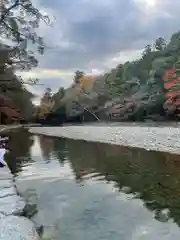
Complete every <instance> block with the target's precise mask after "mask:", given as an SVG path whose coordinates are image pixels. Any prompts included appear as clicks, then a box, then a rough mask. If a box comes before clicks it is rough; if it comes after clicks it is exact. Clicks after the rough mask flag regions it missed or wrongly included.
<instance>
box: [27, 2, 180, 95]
mask: <svg viewBox="0 0 180 240" xmlns="http://www.w3.org/2000/svg"><path fill="white" fill-rule="evenodd" d="M34 2H35V4H36V5H37V7H38V8H40V9H41V11H42V12H45V13H47V14H49V16H55V17H56V20H55V22H54V24H53V27H51V28H50V27H47V26H45V25H44V24H43V23H42V24H41V27H40V30H39V31H40V34H41V35H42V36H44V38H45V41H46V44H47V45H48V46H49V48H48V49H47V50H46V53H45V54H44V56H42V57H40V58H39V68H37V69H34V70H33V71H32V72H31V73H28V74H25V75H24V76H29V75H31V76H33V77H38V78H39V79H40V81H41V83H43V84H44V85H43V86H39V87H35V88H34V87H33V88H31V90H32V91H33V92H34V93H35V94H37V95H40V94H42V93H43V89H44V88H46V87H51V88H52V90H53V91H55V90H57V89H58V88H59V87H60V86H63V87H68V86H69V85H70V84H71V83H72V79H73V74H74V72H75V71H76V70H77V69H80V70H83V71H85V72H86V73H92V74H98V73H101V72H102V71H106V70H108V69H109V68H112V67H114V66H116V65H117V64H119V63H122V62H125V61H127V60H133V59H136V58H137V57H138V56H140V54H141V52H142V49H143V47H144V46H145V45H146V44H149V43H152V42H153V40H154V39H156V38H157V37H159V36H163V37H165V38H166V39H168V38H169V37H170V35H171V34H172V33H173V32H175V31H178V30H180V15H179V9H180V0H34Z"/></svg>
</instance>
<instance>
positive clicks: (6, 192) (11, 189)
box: [0, 187, 17, 199]
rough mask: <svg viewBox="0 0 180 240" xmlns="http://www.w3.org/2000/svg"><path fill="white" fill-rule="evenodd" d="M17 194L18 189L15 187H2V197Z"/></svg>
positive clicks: (0, 192) (0, 196) (0, 194)
mask: <svg viewBox="0 0 180 240" xmlns="http://www.w3.org/2000/svg"><path fill="white" fill-rule="evenodd" d="M16 194H17V193H16V190H15V188H14V187H9V188H4V189H1V191H0V199H1V198H4V197H7V196H13V195H16Z"/></svg>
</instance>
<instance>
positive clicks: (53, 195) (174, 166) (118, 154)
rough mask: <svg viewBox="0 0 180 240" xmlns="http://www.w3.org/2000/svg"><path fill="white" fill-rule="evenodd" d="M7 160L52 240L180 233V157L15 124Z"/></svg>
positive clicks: (175, 236) (159, 236)
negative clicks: (59, 135)
mask: <svg viewBox="0 0 180 240" xmlns="http://www.w3.org/2000/svg"><path fill="white" fill-rule="evenodd" d="M9 145H10V152H9V153H8V154H7V155H6V160H7V162H8V164H9V166H10V168H11V171H12V172H13V174H14V176H15V179H16V183H17V187H18V190H19V191H20V193H21V194H22V195H23V196H24V197H25V198H26V199H27V201H29V202H32V203H34V204H36V205H37V213H36V214H35V215H33V216H32V220H33V221H34V222H35V223H38V224H43V226H44V234H43V239H45V240H50V239H51V240H84V239H86V240H99V239H103V240H109V239H111V240H119V239H122V240H139V239H146V240H152V239H153V240H156V239H157V240H159V239H165V240H170V239H179V238H180V228H179V226H180V156H179V155H171V154H167V153H161V152H153V151H145V150H141V149H132V148H124V147H120V146H113V145H107V144H102V143H88V142H85V141H74V140H66V139H60V138H52V137H46V136H36V135H31V134H30V133H28V132H27V131H24V130H21V131H17V130H15V131H13V132H12V133H11V139H10V143H9Z"/></svg>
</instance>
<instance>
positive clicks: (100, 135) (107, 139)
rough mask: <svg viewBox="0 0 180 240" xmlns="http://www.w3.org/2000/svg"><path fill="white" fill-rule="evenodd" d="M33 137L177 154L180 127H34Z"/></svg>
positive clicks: (178, 151)
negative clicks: (91, 142)
mask: <svg viewBox="0 0 180 240" xmlns="http://www.w3.org/2000/svg"><path fill="white" fill-rule="evenodd" d="M29 131H30V132H31V133H34V134H43V135H47V136H55V137H63V138H71V139H76V140H85V141H93V142H103V143H109V144H116V145H121V146H129V147H137V148H143V149H146V150H155V151H162V152H169V153H175V154H180V128H179V127H167V126H165V127H147V126H146V127H142V126H141V127H140V126H133V125H132V126H95V125H93V126H88V125H86V126H64V127H33V128H30V129H29Z"/></svg>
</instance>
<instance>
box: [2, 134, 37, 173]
mask: <svg viewBox="0 0 180 240" xmlns="http://www.w3.org/2000/svg"><path fill="white" fill-rule="evenodd" d="M8 135H9V137H10V138H9V143H8V146H9V149H10V151H9V152H8V153H7V154H6V155H5V159H6V161H7V163H8V165H9V167H10V169H11V171H12V173H16V172H18V171H21V165H22V164H23V163H24V162H29V161H32V160H31V156H30V147H31V146H32V144H33V139H32V138H31V134H30V133H29V132H28V131H26V130H24V131H23V130H21V131H18V130H15V131H12V132H9V134H8Z"/></svg>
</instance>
